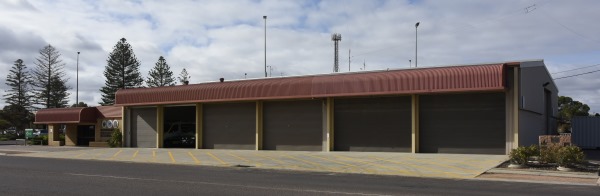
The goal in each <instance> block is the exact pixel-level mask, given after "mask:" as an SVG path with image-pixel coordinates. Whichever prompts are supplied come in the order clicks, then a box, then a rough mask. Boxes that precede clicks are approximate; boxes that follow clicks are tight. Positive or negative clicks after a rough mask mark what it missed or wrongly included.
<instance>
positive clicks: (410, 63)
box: [408, 59, 412, 67]
mask: <svg viewBox="0 0 600 196" xmlns="http://www.w3.org/2000/svg"><path fill="white" fill-rule="evenodd" d="M408 67H412V61H411V60H410V59H408Z"/></svg>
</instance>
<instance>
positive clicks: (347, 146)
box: [333, 97, 412, 152]
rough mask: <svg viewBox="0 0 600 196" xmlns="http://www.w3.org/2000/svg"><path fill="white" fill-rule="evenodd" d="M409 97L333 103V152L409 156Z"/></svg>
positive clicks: (337, 100)
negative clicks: (391, 153) (397, 153)
mask: <svg viewBox="0 0 600 196" xmlns="http://www.w3.org/2000/svg"><path fill="white" fill-rule="evenodd" d="M411 120H412V119H411V97H380V98H353V99H335V100H334V133H333V135H334V140H333V143H334V150H336V151H371V152H410V151H411V145H412V136H411V132H412V124H411Z"/></svg>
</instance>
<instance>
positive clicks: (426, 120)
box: [419, 93, 506, 154]
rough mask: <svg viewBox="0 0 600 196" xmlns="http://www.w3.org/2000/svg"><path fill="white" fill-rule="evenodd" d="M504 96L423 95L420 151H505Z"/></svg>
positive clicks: (421, 99)
mask: <svg viewBox="0 0 600 196" xmlns="http://www.w3.org/2000/svg"><path fill="white" fill-rule="evenodd" d="M504 96H505V95H504V93H480V94H452V95H422V96H420V98H419V99H420V100H419V101H420V119H419V121H420V132H419V139H420V152H425V153H428V152H429V153H461V154H505V149H504V148H505V141H506V139H505V126H506V125H505V105H504V104H505V103H504V100H505V98H504Z"/></svg>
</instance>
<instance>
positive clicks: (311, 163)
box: [285, 155, 335, 171]
mask: <svg viewBox="0 0 600 196" xmlns="http://www.w3.org/2000/svg"><path fill="white" fill-rule="evenodd" d="M285 157H288V158H291V159H294V160H298V161H301V162H304V163H306V164H309V165H313V166H315V167H317V168H321V169H329V168H327V167H325V166H323V165H321V164H318V163H314V162H311V161H307V160H303V159H299V158H296V157H293V156H290V155H286V156H285ZM331 170H332V171H335V169H331Z"/></svg>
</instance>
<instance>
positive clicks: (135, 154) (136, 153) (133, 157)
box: [131, 150, 140, 160]
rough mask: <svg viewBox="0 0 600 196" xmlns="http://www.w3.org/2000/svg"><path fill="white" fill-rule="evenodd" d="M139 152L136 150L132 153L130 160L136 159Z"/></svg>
mask: <svg viewBox="0 0 600 196" xmlns="http://www.w3.org/2000/svg"><path fill="white" fill-rule="evenodd" d="M139 152H140V150H136V151H135V153H133V156H131V160H133V159H135V157H137V155H138V153H139Z"/></svg>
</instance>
